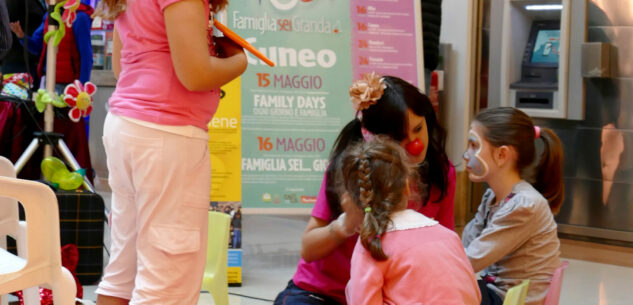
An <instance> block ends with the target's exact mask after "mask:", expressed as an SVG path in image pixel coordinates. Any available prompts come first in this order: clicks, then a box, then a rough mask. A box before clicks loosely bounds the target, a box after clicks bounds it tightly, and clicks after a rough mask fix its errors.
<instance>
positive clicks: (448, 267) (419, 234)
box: [337, 137, 481, 305]
mask: <svg viewBox="0 0 633 305" xmlns="http://www.w3.org/2000/svg"><path fill="white" fill-rule="evenodd" d="M412 169H414V166H413V165H411V164H410V163H409V161H408V157H407V156H406V154H405V152H404V151H403V150H402V148H401V147H400V146H399V145H397V144H396V143H393V142H391V141H390V140H388V139H384V138H382V137H377V138H375V139H374V140H372V141H369V142H359V143H358V144H355V145H353V146H351V147H349V148H348V149H346V150H345V151H344V152H343V154H342V156H341V167H340V169H339V170H338V171H337V181H340V182H341V183H340V184H339V193H340V194H341V198H345V200H348V201H351V202H353V203H354V205H355V206H356V209H357V210H359V211H362V212H364V221H363V223H362V225H361V227H360V239H359V240H358V242H357V245H356V247H355V248H354V254H353V255H352V261H351V278H350V281H349V283H348V284H347V290H346V295H347V303H348V304H380V305H381V304H456V305H457V304H459V305H462V304H465V305H469V304H472V305H478V304H479V303H480V300H481V297H480V294H479V288H478V286H477V281H476V280H475V275H474V273H473V270H472V267H471V265H470V262H469V261H468V258H467V257H466V253H465V252H464V249H463V247H462V245H461V242H460V239H459V237H458V236H457V234H455V232H453V231H451V230H449V229H447V228H445V227H443V226H441V225H439V224H438V222H437V221H435V220H433V219H430V218H428V217H426V216H424V215H423V214H420V213H418V212H416V211H414V210H410V209H407V199H408V197H409V195H410V193H411V192H410V189H409V185H408V184H409V182H408V181H409V179H410V177H411V173H412Z"/></svg>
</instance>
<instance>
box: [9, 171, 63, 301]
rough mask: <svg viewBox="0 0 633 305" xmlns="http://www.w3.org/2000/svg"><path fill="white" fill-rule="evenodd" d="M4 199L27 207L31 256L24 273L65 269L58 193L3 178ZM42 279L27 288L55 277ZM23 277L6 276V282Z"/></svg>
mask: <svg viewBox="0 0 633 305" xmlns="http://www.w3.org/2000/svg"><path fill="white" fill-rule="evenodd" d="M0 197H8V198H13V199H15V200H17V201H19V202H20V203H22V206H23V207H24V212H25V217H26V223H27V226H26V244H27V253H28V259H27V261H26V266H25V267H24V270H28V269H31V268H43V267H47V266H50V267H53V266H61V253H60V250H59V249H60V246H59V245H60V237H59V209H58V207H57V198H56V197H55V193H53V191H52V190H51V189H50V188H49V187H48V186H47V185H45V184H42V183H39V182H35V181H29V180H22V179H16V178H9V177H0ZM53 272H59V271H58V270H54V271H53ZM38 275H39V277H40V278H39V279H34V280H33V285H26V286H24V287H31V286H35V285H37V284H39V283H41V280H42V279H49V278H51V276H53V274H45V271H44V270H42V272H41V273H40V274H38ZM19 276H21V275H20V274H17V273H16V274H4V275H3V276H2V280H3V281H4V280H7V281H11V278H14V277H19ZM20 288H23V287H20ZM9 291H15V290H9Z"/></svg>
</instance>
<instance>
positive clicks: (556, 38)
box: [530, 29, 560, 65]
mask: <svg viewBox="0 0 633 305" xmlns="http://www.w3.org/2000/svg"><path fill="white" fill-rule="evenodd" d="M559 42H560V30H555V29H539V30H538V33H537V35H536V41H535V42H534V50H533V51H532V60H531V61H530V62H532V63H534V64H554V65H557V64H558V50H559Z"/></svg>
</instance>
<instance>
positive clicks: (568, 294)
mask: <svg viewBox="0 0 633 305" xmlns="http://www.w3.org/2000/svg"><path fill="white" fill-rule="evenodd" d="M306 221H307V217H288V216H260V215H246V216H245V217H244V222H243V224H244V233H243V236H244V241H243V244H244V258H243V262H244V269H243V271H244V274H243V276H244V278H243V282H244V284H243V286H242V287H232V288H229V293H230V294H231V295H230V296H229V301H230V304H231V305H261V304H271V303H272V300H273V299H274V298H275V295H276V294H277V293H278V292H279V291H280V290H282V289H283V288H284V287H285V285H286V283H287V282H288V280H289V279H290V278H291V277H292V275H293V273H294V271H295V267H296V263H297V260H298V257H299V250H300V244H301V234H302V233H303V229H304V228H305V225H306ZM566 260H568V261H569V262H570V264H569V267H568V268H567V270H566V271H565V278H564V280H563V289H562V293H561V301H560V304H561V305H632V304H633V268H627V267H620V266H614V265H608V264H600V263H593V262H587V261H581V260H575V259H566ZM631 260H633V257H631ZM89 291H90V292H92V291H94V288H93V287H92V286H91V287H86V292H87V293H88V292H89ZM238 295H243V296H238ZM245 296H250V297H255V298H258V299H253V298H249V297H245ZM86 298H87V299H89V300H94V297H92V296H90V295H88V294H87V295H86ZM259 299H263V300H259ZM198 304H213V301H212V299H211V296H210V295H209V294H208V293H201V295H200V301H199V302H198Z"/></svg>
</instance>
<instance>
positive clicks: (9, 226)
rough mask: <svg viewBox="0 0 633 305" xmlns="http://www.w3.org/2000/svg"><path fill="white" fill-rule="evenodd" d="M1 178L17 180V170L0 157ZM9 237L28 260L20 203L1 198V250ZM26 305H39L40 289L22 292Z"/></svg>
mask: <svg viewBox="0 0 633 305" xmlns="http://www.w3.org/2000/svg"><path fill="white" fill-rule="evenodd" d="M0 176H1V177H10V178H15V177H16V174H15V168H14V167H13V164H12V163H11V161H9V159H7V158H5V157H2V156H0ZM7 236H11V237H12V238H13V239H15V241H16V245H17V250H18V251H17V252H18V255H19V256H20V257H22V258H26V255H27V252H26V250H27V249H26V222H25V221H20V220H19V212H18V201H17V200H15V199H13V198H7V197H0V248H2V249H5V250H6V249H7V243H6V242H7ZM22 297H23V300H24V304H25V305H39V304H40V293H39V289H38V287H31V288H27V289H24V290H23V291H22ZM8 303H9V301H8V299H7V295H0V305H7V304H8Z"/></svg>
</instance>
